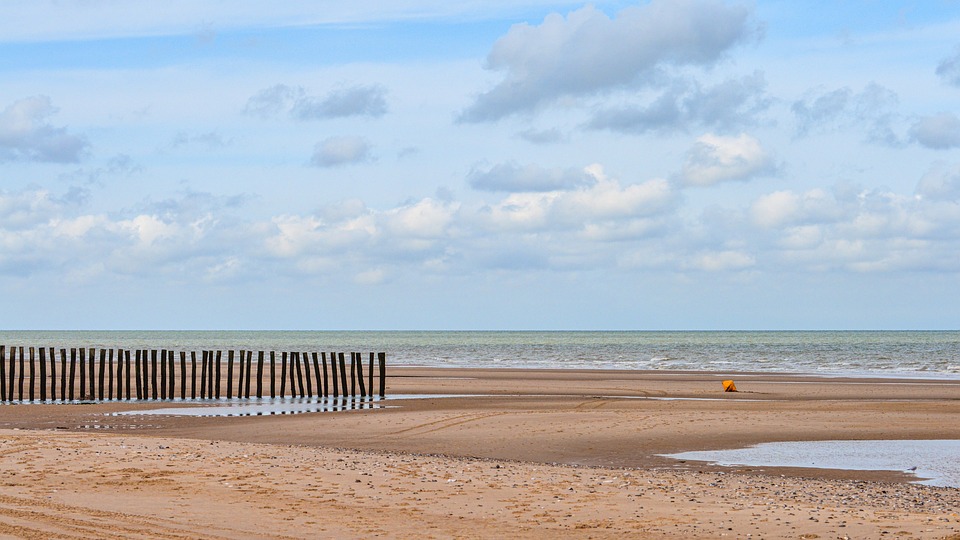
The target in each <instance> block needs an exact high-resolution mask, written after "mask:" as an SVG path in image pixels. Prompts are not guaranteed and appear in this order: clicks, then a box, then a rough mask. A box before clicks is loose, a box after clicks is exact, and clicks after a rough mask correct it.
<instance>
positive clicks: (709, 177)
mask: <svg viewBox="0 0 960 540" xmlns="http://www.w3.org/2000/svg"><path fill="white" fill-rule="evenodd" d="M774 172H776V166H775V164H774V162H773V158H772V157H771V156H770V155H769V154H768V153H767V152H766V151H765V150H764V149H763V147H762V146H761V145H760V141H758V140H757V139H754V138H753V137H751V136H749V135H747V134H746V133H741V134H740V135H739V136H737V137H721V136H717V135H713V134H707V135H703V136H701V137H700V138H698V139H697V142H696V144H694V146H693V148H691V149H690V150H689V151H688V152H687V160H686V162H685V163H684V164H683V169H682V170H681V172H680V174H679V180H680V182H681V183H683V184H686V185H689V186H701V187H702V186H712V185H714V184H717V183H720V182H726V181H731V180H741V181H742V180H749V179H751V178H754V177H756V176H763V175H769V174H773V173H774Z"/></svg>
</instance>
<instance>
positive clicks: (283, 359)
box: [280, 351, 287, 397]
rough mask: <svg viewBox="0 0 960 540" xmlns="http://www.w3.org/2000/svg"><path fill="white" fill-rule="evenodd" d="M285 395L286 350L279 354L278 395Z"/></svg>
mask: <svg viewBox="0 0 960 540" xmlns="http://www.w3.org/2000/svg"><path fill="white" fill-rule="evenodd" d="M286 395H287V352H286V351H284V352H282V353H281V355H280V397H284V396H286Z"/></svg>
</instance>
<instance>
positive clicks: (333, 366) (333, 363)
mask: <svg viewBox="0 0 960 540" xmlns="http://www.w3.org/2000/svg"><path fill="white" fill-rule="evenodd" d="M324 375H326V371H324ZM330 376H331V378H333V397H338V396H339V395H340V393H339V391H338V388H339V387H340V381H339V380H337V379H338V377H337V353H335V352H332V353H330Z"/></svg>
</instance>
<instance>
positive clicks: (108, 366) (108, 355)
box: [107, 348, 119, 400]
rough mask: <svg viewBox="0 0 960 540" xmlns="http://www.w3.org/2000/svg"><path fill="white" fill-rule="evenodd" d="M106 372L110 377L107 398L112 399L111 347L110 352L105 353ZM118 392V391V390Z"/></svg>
mask: <svg viewBox="0 0 960 540" xmlns="http://www.w3.org/2000/svg"><path fill="white" fill-rule="evenodd" d="M107 360H108V361H109V362H108V364H107V373H108V374H109V375H108V377H109V379H110V386H108V387H107V399H110V400H112V399H113V349H112V348H111V349H110V352H109V353H108V354H107ZM118 393H119V392H118Z"/></svg>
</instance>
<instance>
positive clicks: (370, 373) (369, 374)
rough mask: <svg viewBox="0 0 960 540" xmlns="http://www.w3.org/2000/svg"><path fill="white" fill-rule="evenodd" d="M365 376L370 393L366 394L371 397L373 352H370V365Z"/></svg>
mask: <svg viewBox="0 0 960 540" xmlns="http://www.w3.org/2000/svg"><path fill="white" fill-rule="evenodd" d="M367 377H369V379H368V383H369V384H367V389H368V390H370V393H369V394H367V395H368V396H370V397H373V353H370V366H369V368H368V369H367Z"/></svg>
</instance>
